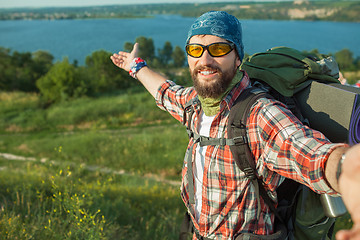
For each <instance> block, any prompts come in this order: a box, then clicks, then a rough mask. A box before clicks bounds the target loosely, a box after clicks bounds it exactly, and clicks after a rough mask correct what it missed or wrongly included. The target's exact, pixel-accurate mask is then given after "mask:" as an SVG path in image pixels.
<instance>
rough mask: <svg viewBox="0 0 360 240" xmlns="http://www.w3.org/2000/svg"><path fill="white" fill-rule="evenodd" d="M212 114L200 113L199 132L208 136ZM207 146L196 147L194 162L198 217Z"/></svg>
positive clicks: (197, 215) (197, 217) (198, 214)
mask: <svg viewBox="0 0 360 240" xmlns="http://www.w3.org/2000/svg"><path fill="white" fill-rule="evenodd" d="M214 118H215V115H214V116H210V117H208V116H206V115H205V114H204V112H202V113H201V114H200V123H199V134H200V135H202V136H205V137H209V136H210V128H211V123H212V122H213V120H214ZM206 148H207V146H204V147H200V144H198V145H197V147H196V151H195V152H196V153H195V163H194V182H195V217H196V219H199V217H200V213H201V207H202V185H203V176H204V164H205V153H206Z"/></svg>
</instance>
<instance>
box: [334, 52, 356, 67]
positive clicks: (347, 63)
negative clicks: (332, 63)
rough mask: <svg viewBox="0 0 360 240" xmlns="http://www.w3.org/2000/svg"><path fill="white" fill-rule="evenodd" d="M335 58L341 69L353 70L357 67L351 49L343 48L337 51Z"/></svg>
mask: <svg viewBox="0 0 360 240" xmlns="http://www.w3.org/2000/svg"><path fill="white" fill-rule="evenodd" d="M335 59H336V61H337V63H338V64H339V68H340V70H352V69H353V68H355V66H354V58H353V53H352V52H351V51H350V50H349V49H343V50H341V51H339V52H337V53H335Z"/></svg>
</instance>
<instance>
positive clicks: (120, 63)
mask: <svg viewBox="0 0 360 240" xmlns="http://www.w3.org/2000/svg"><path fill="white" fill-rule="evenodd" d="M138 52H139V44H138V43H135V44H134V47H133V49H132V50H131V53H128V52H122V51H120V52H119V53H114V54H113V55H112V56H110V59H111V61H112V62H113V63H114V64H115V65H116V66H117V67H119V68H122V69H124V70H126V71H129V70H130V64H131V62H132V60H133V59H134V58H136V57H137V56H138Z"/></svg>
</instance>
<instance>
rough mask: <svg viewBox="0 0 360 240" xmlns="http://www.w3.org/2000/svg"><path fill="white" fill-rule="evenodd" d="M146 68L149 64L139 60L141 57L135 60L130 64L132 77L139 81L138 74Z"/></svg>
mask: <svg viewBox="0 0 360 240" xmlns="http://www.w3.org/2000/svg"><path fill="white" fill-rule="evenodd" d="M145 66H147V64H146V62H145V60H144V59H142V58H139V57H138V58H134V59H133V61H132V62H131V64H130V71H129V74H130V76H132V77H133V78H135V79H137V77H136V73H137V72H138V71H139V70H140V69H141V68H143V67H145Z"/></svg>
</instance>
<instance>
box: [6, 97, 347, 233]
mask: <svg viewBox="0 0 360 240" xmlns="http://www.w3.org/2000/svg"><path fill="white" fill-rule="evenodd" d="M187 141H188V140H187V135H186V132H185V129H184V127H183V126H181V124H179V123H177V122H176V121H175V120H173V119H172V118H171V117H170V116H169V115H168V114H167V113H165V112H163V111H161V110H159V109H158V108H157V107H156V105H155V103H154V100H153V99H152V97H151V96H150V95H149V94H148V93H145V92H131V93H129V94H119V95H112V96H104V97H99V98H93V99H92V98H82V99H77V100H74V101H71V102H65V103H61V104H57V105H54V106H51V107H49V108H46V109H43V108H41V107H39V103H38V96H37V95H36V94H25V93H19V92H15V93H4V92H0V153H11V154H15V155H18V156H24V157H26V158H23V159H21V158H18V159H17V160H15V159H14V160H9V159H5V157H1V155H0V239H37V240H38V239H39V240H42V239H44V240H45V239H46V240H47V239H55V240H57V239H135V240H137V239H177V238H178V233H179V229H180V224H181V220H182V217H183V213H184V211H185V208H184V206H183V203H182V202H181V200H180V190H179V186H180V184H179V182H180V180H181V169H182V163H183V156H184V153H185V148H186V145H187ZM350 226H351V221H350V217H349V216H348V215H347V216H344V217H343V218H341V219H339V221H338V223H337V225H336V227H337V229H340V228H349V227H350Z"/></svg>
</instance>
